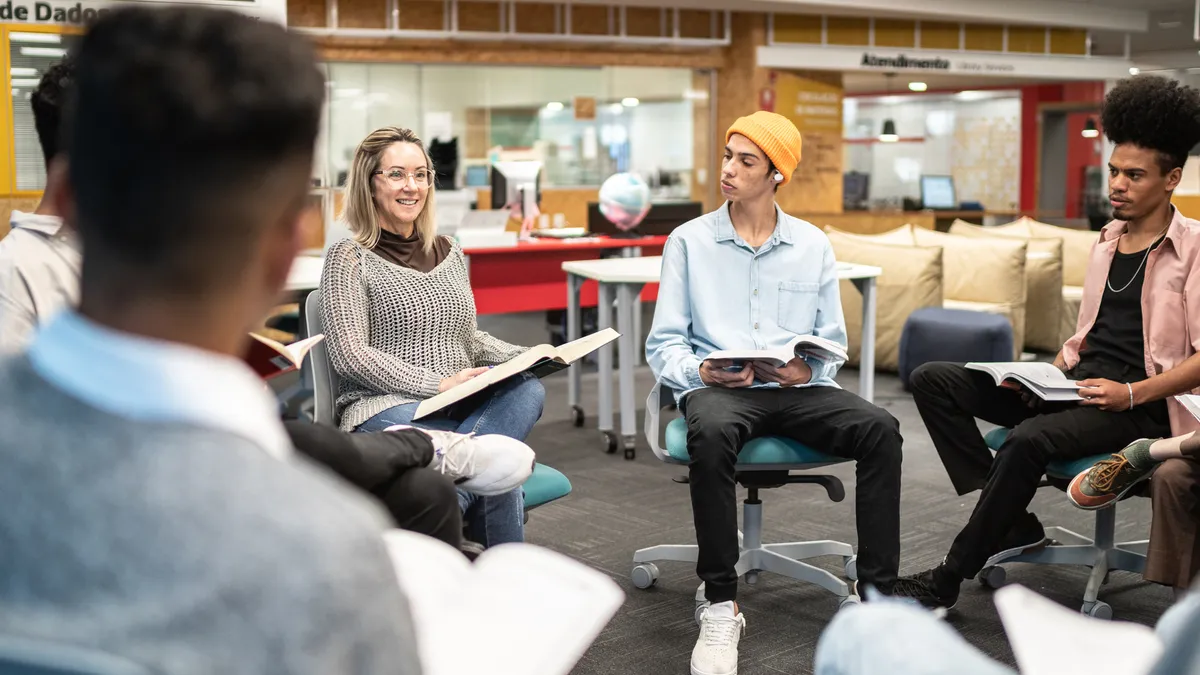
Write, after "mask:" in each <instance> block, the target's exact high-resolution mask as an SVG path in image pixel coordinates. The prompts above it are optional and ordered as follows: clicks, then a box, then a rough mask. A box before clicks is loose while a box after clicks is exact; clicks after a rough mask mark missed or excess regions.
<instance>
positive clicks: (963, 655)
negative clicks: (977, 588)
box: [816, 593, 1200, 675]
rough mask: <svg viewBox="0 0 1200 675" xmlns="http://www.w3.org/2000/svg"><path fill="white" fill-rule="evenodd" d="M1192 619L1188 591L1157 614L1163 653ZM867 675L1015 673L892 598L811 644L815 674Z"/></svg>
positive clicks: (1197, 607) (1194, 599) (840, 622)
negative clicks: (1161, 613)
mask: <svg viewBox="0 0 1200 675" xmlns="http://www.w3.org/2000/svg"><path fill="white" fill-rule="evenodd" d="M1198 618H1200V594H1198V593H1189V594H1188V595H1187V596H1186V597H1185V598H1184V599H1183V600H1180V601H1179V602H1177V603H1176V604H1175V605H1174V606H1173V607H1171V608H1170V609H1169V610H1167V612H1166V613H1165V614H1163V616H1162V618H1161V619H1159V621H1158V626H1157V627H1156V628H1155V630H1156V632H1157V633H1158V636H1159V637H1160V638H1161V639H1162V641H1163V645H1164V646H1165V647H1166V648H1167V650H1168V655H1169V650H1170V649H1171V648H1172V646H1177V645H1178V644H1179V643H1181V641H1183V640H1191V639H1193V638H1194V637H1195V636H1194V635H1192V634H1191V633H1190V632H1189V630H1188V629H1189V628H1193V626H1190V625H1189V622H1194V621H1196V620H1197V619H1198ZM1098 620H1099V619H1097V621H1098ZM1079 656H1080V658H1087V656H1088V655H1086V654H1080V655H1079ZM1164 658H1166V656H1165V657H1164ZM1185 671H1186V669H1183V670H1167V671H1165V672H1185ZM873 673H888V674H889V675H1016V671H1015V670H1013V669H1012V668H1009V667H1008V666H1005V665H1002V664H1000V663H999V662H997V661H994V660H992V659H991V658H989V657H987V656H985V655H984V654H983V652H981V651H979V650H978V649H976V648H974V647H972V646H971V645H970V644H968V643H967V641H966V640H964V639H963V638H962V636H961V635H959V634H958V632H957V631H955V630H954V629H953V628H951V627H950V626H948V625H947V624H946V622H944V621H941V620H939V619H937V618H935V617H934V615H933V614H932V613H931V612H928V611H926V610H924V609H922V608H921V607H918V606H917V605H915V604H913V603H908V602H901V601H895V600H883V601H881V602H877V603H870V602H869V603H866V604H864V605H859V606H852V607H847V608H846V609H844V610H842V611H840V612H838V613H837V615H836V616H834V617H833V621H832V622H830V624H829V626H828V627H826V629H825V632H824V633H823V634H822V635H821V639H820V641H819V642H817V656H816V675H860V674H861V675H868V674H873Z"/></svg>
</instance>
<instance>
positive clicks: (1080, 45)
mask: <svg viewBox="0 0 1200 675" xmlns="http://www.w3.org/2000/svg"><path fill="white" fill-rule="evenodd" d="M1050 53H1051V54H1072V55H1076V56H1082V55H1084V54H1087V31H1086V30H1079V29H1077V28H1051V29H1050Z"/></svg>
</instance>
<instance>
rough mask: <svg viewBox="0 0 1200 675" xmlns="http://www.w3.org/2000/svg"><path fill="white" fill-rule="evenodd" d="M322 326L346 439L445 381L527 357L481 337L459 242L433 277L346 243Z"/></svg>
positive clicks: (328, 263) (333, 256)
mask: <svg viewBox="0 0 1200 675" xmlns="http://www.w3.org/2000/svg"><path fill="white" fill-rule="evenodd" d="M321 320H322V323H323V324H324V329H325V341H326V344H327V345H328V346H329V358H330V361H331V362H332V364H333V368H334V370H336V371H337V372H338V375H340V376H341V385H340V390H339V392H338V400H337V415H338V416H339V417H340V419H341V426H342V428H343V429H345V430H347V431H353V430H354V428H355V427H357V426H358V425H360V424H362V423H363V422H366V421H367V420H369V419H371V418H372V417H374V416H375V415H377V414H379V413H381V412H383V411H384V410H387V409H388V408H391V407H392V406H396V405H400V404H402V403H411V402H413V401H421V400H424V399H427V398H430V397H432V396H434V395H435V394H437V393H438V385H439V384H440V383H441V381H442V378H444V377H449V376H451V375H453V374H455V373H457V372H458V371H460V370H463V369H464V368H471V367H477V366H489V365H496V364H498V363H504V362H505V361H507V360H509V359H511V358H513V357H514V356H517V355H518V354H520V353H521V352H523V351H525V347H518V346H516V345H511V344H508V343H507V342H504V341H503V340H499V339H496V338H494V337H492V336H491V335H488V334H487V333H485V332H483V331H481V330H479V327H478V324H477V323H476V317H475V296H474V294H473V293H472V292H471V282H470V279H469V278H468V276H467V264H466V259H465V258H464V257H463V252H462V247H460V246H459V245H458V242H457V241H456V242H453V244H452V245H451V247H450V254H449V255H447V256H446V259H445V260H443V261H442V262H441V263H439V264H438V265H437V266H436V267H434V268H433V269H432V270H430V271H429V273H428V274H426V273H423V272H418V271H416V270H413V269H409V268H407V267H401V266H400V265H396V264H394V263H391V262H388V261H386V260H384V259H383V258H380V257H379V256H377V255H375V254H374V253H372V252H371V251H369V250H367V249H365V248H363V247H362V246H360V245H359V244H358V243H356V242H355V241H353V240H351V239H343V240H342V241H339V242H338V243H336V244H334V245H333V246H332V247H330V249H329V252H328V253H326V255H325V267H324V269H323V270H322V272H321Z"/></svg>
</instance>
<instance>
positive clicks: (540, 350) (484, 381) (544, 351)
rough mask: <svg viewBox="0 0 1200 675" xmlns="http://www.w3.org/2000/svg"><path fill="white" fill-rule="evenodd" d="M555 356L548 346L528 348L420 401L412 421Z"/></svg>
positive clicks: (553, 350)
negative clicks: (484, 371)
mask: <svg viewBox="0 0 1200 675" xmlns="http://www.w3.org/2000/svg"><path fill="white" fill-rule="evenodd" d="M555 356H557V352H556V351H555V349H554V347H552V346H550V345H538V346H536V347H530V348H529V349H528V350H526V351H524V352H522V353H521V354H518V355H517V356H515V357H514V358H512V359H509V360H508V361H505V362H504V363H501V364H500V365H498V366H493V367H492V368H491V369H490V370H488V371H487V372H486V373H483V374H482V375H477V376H476V377H473V378H471V379H470V380H467V381H466V382H463V383H462V384H460V385H458V386H455V387H451V388H450V389H447V390H446V391H443V392H442V393H440V394H438V395H437V396H434V397H432V398H427V399H425V400H424V401H421V404H420V405H418V406H417V414H416V415H414V416H413V420H419V419H421V418H422V417H426V416H428V415H431V414H433V413H435V412H437V411H439V410H441V409H442V408H445V407H446V406H448V405H450V404H452V403H457V402H458V401H461V400H463V399H464V398H466V397H468V396H470V395H471V394H475V393H478V392H481V391H483V390H484V389H486V388H488V387H490V386H492V385H493V384H496V383H497V382H499V381H501V380H504V379H506V378H509V377H512V376H513V375H516V374H518V373H523V372H525V371H526V370H529V368H530V367H531V366H533V364H535V363H537V362H538V361H541V360H542V359H552V358H555Z"/></svg>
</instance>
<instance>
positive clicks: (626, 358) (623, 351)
mask: <svg viewBox="0 0 1200 675" xmlns="http://www.w3.org/2000/svg"><path fill="white" fill-rule="evenodd" d="M640 289H641V286H640V285H638V284H619V285H617V332H618V333H620V334H621V337H620V338H618V340H617V342H618V345H619V347H620V354H619V355H618V359H619V366H618V387H619V389H618V391H619V396H620V398H619V400H620V403H621V443H622V447H623V448H624V450H625V459H633V458H634V457H635V456H636V452H637V450H636V447H635V444H636V442H637V410H636V409H635V407H634V398H635V394H634V383H633V366H634V359H635V353H636V350H637V342H638V340H637V335H636V334H635V333H634V331H633V312H634V309H635V308H636V307H637V303H635V302H634V300H635V299H636V298H637V293H638V291H639V290H640Z"/></svg>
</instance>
